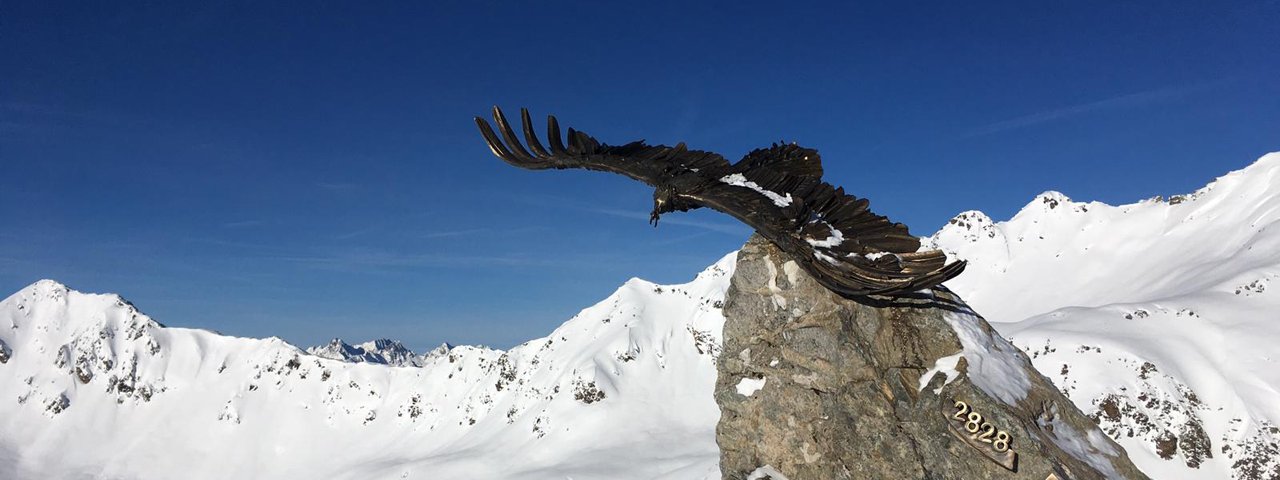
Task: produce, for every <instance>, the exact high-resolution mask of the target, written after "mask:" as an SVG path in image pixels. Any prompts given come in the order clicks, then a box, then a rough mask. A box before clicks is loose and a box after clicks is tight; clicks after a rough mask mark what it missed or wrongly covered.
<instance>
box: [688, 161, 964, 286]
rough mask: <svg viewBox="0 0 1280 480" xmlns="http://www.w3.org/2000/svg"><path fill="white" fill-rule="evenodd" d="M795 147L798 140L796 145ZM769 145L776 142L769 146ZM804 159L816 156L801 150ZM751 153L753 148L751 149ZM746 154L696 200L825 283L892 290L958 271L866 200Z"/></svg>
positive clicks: (936, 281)
mask: <svg viewBox="0 0 1280 480" xmlns="http://www.w3.org/2000/svg"><path fill="white" fill-rule="evenodd" d="M797 148H798V147H797ZM774 149H775V150H777V149H779V147H777V146H775V147H774ZM808 152H809V155H808V158H805V159H804V160H806V161H813V162H815V163H816V162H817V152H814V151H812V150H809V151H808ZM754 153H755V152H753V154H754ZM751 155H752V154H748V157H747V158H744V159H743V161H740V162H738V163H737V164H735V165H734V166H733V169H732V170H733V171H734V173H731V174H728V175H724V176H723V177H720V178H718V179H715V181H714V182H711V183H710V184H709V185H708V186H707V187H705V188H703V189H701V190H699V191H698V192H696V193H693V194H690V195H686V197H687V198H688V199H689V200H692V201H694V202H696V203H699V204H701V205H705V206H707V207H710V208H713V209H715V210H719V211H721V212H724V213H727V214H729V215H732V216H734V217H735V218H737V219H739V220H741V221H742V222H743V223H746V224H747V225H750V226H751V227H752V228H754V229H755V230H756V231H757V232H760V233H761V234H762V235H764V236H765V237H766V238H769V240H771V241H773V242H774V243H775V244H777V245H778V246H779V247H780V248H782V249H783V250H784V251H787V253H789V254H790V255H791V256H792V257H793V259H795V260H797V262H798V263H799V264H800V265H801V266H802V267H803V268H804V269H805V270H806V271H808V272H809V273H810V274H812V275H813V276H814V278H816V279H817V280H818V281H819V283H822V284H823V285H824V286H826V287H827V288H829V289H831V290H834V291H836V292H837V293H841V294H844V295H849V296H862V295H875V294H883V295H896V294H903V293H909V292H913V291H917V290H921V289H925V288H929V287H932V286H935V285H938V284H940V283H942V282H944V281H946V280H949V279H951V278H953V277H955V276H956V275H959V274H960V272H962V271H963V270H964V267H965V263H964V262H955V263H952V264H949V265H948V264H946V255H945V254H944V253H942V252H941V251H938V250H929V251H924V252H920V251H918V250H919V249H920V240H919V239H918V238H916V237H915V236H912V235H911V234H910V232H909V231H908V230H907V227H906V226H905V225H903V224H901V223H894V222H891V221H890V220H889V219H888V218H886V217H884V216H882V215H877V214H875V213H874V212H872V211H871V210H870V209H869V208H868V207H869V205H870V202H868V201H867V200H866V199H862V198H858V197H855V196H853V195H849V194H847V193H845V192H844V189H842V188H836V187H833V186H832V185H831V184H829V183H826V182H823V181H821V180H819V179H818V178H815V177H812V176H804V175H793V174H791V173H785V172H787V171H811V170H810V169H805V168H799V169H798V168H797V166H796V165H794V160H792V161H787V160H785V159H784V160H781V161H782V162H783V163H792V164H791V165H788V166H786V168H778V166H777V165H771V164H767V163H765V164H761V163H756V164H747V162H746V161H747V160H748V159H750V158H751Z"/></svg>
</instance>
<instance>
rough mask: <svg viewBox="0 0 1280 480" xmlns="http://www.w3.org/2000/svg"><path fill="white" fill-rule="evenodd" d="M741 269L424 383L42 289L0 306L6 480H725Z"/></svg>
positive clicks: (447, 361)
mask: <svg viewBox="0 0 1280 480" xmlns="http://www.w3.org/2000/svg"><path fill="white" fill-rule="evenodd" d="M734 257H735V256H734V255H732V254H730V255H728V256H726V257H725V258H724V259H723V260H721V261H719V262H717V263H716V264H715V265H713V266H711V267H710V268H708V269H707V270H706V271H704V272H703V273H701V274H700V275H699V276H698V277H697V279H695V280H694V281H692V282H690V283H688V284H684V285H670V286H658V285H654V284H652V283H649V282H645V281H643V280H639V279H633V280H631V281H629V282H627V283H626V284H625V285H623V286H622V287H621V288H620V289H618V291H617V292H615V293H614V294H613V295H611V296H609V297H608V298H606V299H605V300H604V301H602V302H600V303H598V304H596V305H595V306H592V307H590V308H587V309H585V310H583V311H582V312H581V313H579V314H578V315H577V316H575V317H574V318H573V319H570V320H569V321H567V322H566V323H565V324H564V325H562V326H561V327H560V328H558V329H556V330H555V331H554V332H552V334H551V335H549V336H547V337H546V338H541V339H537V340H534V341H531V342H528V343H526V344H524V345H521V346H518V347H515V348H513V349H511V350H509V351H507V352H501V351H496V350H490V349H484V348H474V347H455V348H454V349H453V350H452V351H450V353H449V354H447V355H443V356H436V357H432V358H430V359H429V360H428V364H427V365H426V366H424V367H422V368H413V367H390V366H386V365H376V364H367V363H347V362H342V361H338V360H330V359H325V358H320V357H316V356H311V355H307V354H306V353H305V352H302V351H301V350H298V349H297V348H295V347H293V346H291V345H288V344H286V343H284V342H283V341H281V340H278V339H266V340H259V339H247V338H232V337H225V336H220V335H217V334H214V333H212V332H208V331H203V330H193V329H182V328H164V327H160V326H159V325H158V324H156V323H154V322H152V320H151V319H150V318H148V317H146V316H145V315H143V314H141V313H139V312H138V311H137V310H136V309H134V307H133V306H132V305H130V304H128V303H127V302H124V301H123V300H122V299H120V298H119V297H117V296H115V295H90V294H82V293H79V292H75V291H72V290H68V289H67V288H66V287H64V286H62V285H59V284H57V283H55V282H52V281H41V282H39V283H36V284H34V285H32V286H31V287H28V288H26V289H23V290H22V291H20V292H18V293H17V294H15V295H13V296H11V297H9V298H8V299H5V300H4V301H3V302H0V327H2V328H0V341H3V342H4V344H6V345H8V346H9V347H11V349H12V355H11V358H10V359H9V360H8V361H7V363H4V364H0V478H4V479H14V478H23V479H46V478H130V479H134V478H137V479H169V478H208V479H214V478H217V479H222V478H246V479H247V478H262V479H267V478H269V479H280V478H285V479H287V478H326V479H327V478H337V479H340V478H360V479H381V478H425V479H438V478H493V479H498V478H538V479H541V478H548V479H550V478H555V479H563V478H579V479H588V478H636V479H640V478H670V479H698V478H719V471H718V467H717V462H718V460H719V453H718V450H717V448H716V444H715V424H716V422H717V421H718V420H719V410H718V409H717V407H716V405H715V402H714V400H713V398H712V389H713V388H714V380H715V360H714V355H716V354H717V353H718V349H719V346H718V345H719V342H720V329H721V326H722V324H723V322H724V319H723V316H722V315H721V313H720V302H721V300H722V299H723V296H724V290H725V288H727V286H728V278H729V275H730V274H731V273H732V269H733V265H734V264H733V261H734ZM82 376H83V377H85V379H86V380H85V381H82V380H81V379H80V377H82ZM113 377H114V380H113ZM120 385H125V387H124V388H120ZM144 393H145V394H144Z"/></svg>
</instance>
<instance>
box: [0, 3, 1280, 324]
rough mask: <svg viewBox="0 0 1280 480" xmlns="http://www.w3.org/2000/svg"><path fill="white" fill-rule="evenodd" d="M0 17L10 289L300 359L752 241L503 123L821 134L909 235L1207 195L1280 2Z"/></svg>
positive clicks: (519, 311)
mask: <svg viewBox="0 0 1280 480" xmlns="http://www.w3.org/2000/svg"><path fill="white" fill-rule="evenodd" d="M407 3H409V2H406V4H395V3H381V2H362V3H360V4H358V5H357V4H350V5H345V6H336V5H328V6H320V5H314V4H312V3H296V4H292V5H286V4H284V3H283V2H254V3H249V2H245V3H224V2H200V3H198V4H197V3H195V2H190V3H186V2H168V3H161V4H159V5H150V6H145V7H141V6H129V7H122V6H116V5H104V4H97V3H94V4H84V3H75V4H55V2H25V3H19V2H5V3H4V4H3V5H0V292H3V293H0V295H2V294H7V293H9V292H13V291H16V290H18V289H20V288H22V287H23V286H26V285H27V284H30V283H31V282H33V281H35V280H38V279H40V278H53V279H56V280H59V281H62V282H63V283H66V284H68V285H70V286H71V287H72V288H76V289H79V290H83V291H93V292H118V293H121V294H122V295H124V296H125V297H127V298H129V299H131V300H132V301H134V303H136V304H137V305H139V306H140V307H141V308H142V309H143V310H145V311H147V312H148V313H150V314H151V315H152V316H153V317H155V318H157V319H158V320H160V321H162V322H165V323H167V324H170V325H175V326H192V327H201V328H209V329H213V330H217V331H220V332H223V333H227V334H232V335H241V336H270V335H276V336H280V337H283V338H285V339H287V340H289V341H291V342H294V343H296V344H300V345H308V344H315V343H320V342H323V341H325V340H326V339H327V338H329V337H333V336H341V337H344V338H347V339H349V340H364V339H368V338H373V337H384V336H385V337H393V338H399V339H402V340H404V341H406V343H408V344H409V345H410V346H412V347H415V348H419V349H421V348H423V347H426V346H429V345H433V344H438V343H440V342H444V341H448V342H452V343H483V344H488V345H493V346H498V347H508V346H511V345H514V344H517V343H520V342H522V341H525V340H528V339H532V338H535V337H538V336H541V335H545V334H546V333H548V332H550V330H551V329H552V328H554V327H555V326H556V325H558V324H559V323H560V322H562V321H563V320H565V319H567V318H568V317H570V316H572V315H573V314H574V313H576V312H577V310H579V309H581V308H583V307H586V306H588V305H590V304H592V303H594V302H596V301H598V300H600V299H602V298H604V297H605V296H606V295H608V294H609V293H610V292H611V291H612V290H613V289H615V288H616V287H617V286H618V285H620V284H621V283H622V282H624V281H625V280H626V279H627V278H630V277H633V276H635V277H641V278H646V279H649V280H653V281H658V282H683V281H685V280H687V279H689V278H691V277H692V275H694V274H695V273H696V272H698V271H700V270H701V269H702V268H703V267H705V266H706V265H707V264H709V263H711V262H713V261H715V260H716V259H718V258H719V257H720V256H721V255H723V254H725V253H727V252H729V251H731V250H733V249H735V248H737V247H738V246H739V245H741V243H742V242H743V241H744V240H745V239H746V237H747V235H748V233H749V232H748V230H747V229H746V228H745V227H742V226H740V225H738V224H736V223H735V222H734V221H732V220H731V219H729V218H728V217H725V216H721V215H717V214H714V213H705V212H694V213H688V214H680V215H669V216H667V217H664V219H663V221H662V224H661V226H660V228H657V229H654V228H652V227H650V226H649V225H648V224H647V223H646V214H647V212H648V209H649V208H650V202H651V193H650V191H649V190H647V189H646V188H645V187H644V186H643V185H640V184H637V183H634V182H631V181H629V180H626V179H624V178H621V177H613V176H610V175H607V174H602V173H593V172H580V171H554V172H531V171H524V170H519V169H516V168H513V167H510V166H508V165H506V164H504V163H502V162H501V161H499V160H498V159H496V158H494V157H492V156H491V155H490V153H489V152H488V150H487V149H486V148H485V147H484V145H483V143H482V141H481V139H480V136H479V135H478V134H477V132H476V131H475V126H474V124H473V123H472V121H471V117H472V116H474V115H477V114H483V113H485V112H486V111H487V109H488V108H489V107H490V106H491V105H494V104H499V105H502V106H504V107H507V108H508V109H510V110H513V111H514V110H515V109H517V108H518V107H520V106H527V107H529V108H531V110H532V111H533V112H534V114H535V116H536V117H541V116H542V115H545V114H547V113H554V114H556V115H557V116H559V118H560V120H561V122H562V124H564V125H566V126H573V127H576V128H580V129H582V130H584V131H586V132H588V133H590V134H592V135H594V136H596V137H597V138H599V139H601V140H602V141H605V142H608V143H624V142H626V141H630V140H635V139H641V138H644V139H647V140H649V141H651V142H658V143H667V144H672V143H675V142H678V141H684V142H687V143H688V144H689V145H690V146H691V147H694V148H700V149H706V150H713V151H717V152H720V153H722V154H724V155H725V156H726V157H728V158H730V159H731V160H736V159H737V158H739V157H740V156H741V155H742V154H744V153H746V152H747V151H748V150H750V149H752V148H755V147H759V146H763V145H767V144H768V143H770V142H772V141H774V140H779V139H786V140H793V141H797V142H799V143H801V144H802V145H806V146H811V147H814V148H817V149H818V150H819V151H820V152H821V153H822V155H823V160H824V165H825V167H826V178H827V179H828V181H830V182H832V183H834V184H836V185H843V186H845V187H846V189H848V190H849V191H851V192H852V193H855V194H858V195H861V196H865V197H868V198H870V199H871V200H872V205H873V208H875V210H876V211H877V212H879V213H882V214H886V215H889V216H890V217H891V218H893V219H894V220H897V221H902V222H904V223H907V224H908V225H910V226H911V227H912V231H913V232H914V233H916V234H918V235H927V234H930V233H932V232H933V231H934V230H936V229H937V228H938V227H939V226H940V225H942V224H943V223H944V222H945V221H946V220H947V219H949V218H950V217H951V216H953V215H954V214H956V213H958V212H960V211H963V210H969V209H980V210H983V211H985V212H987V213H989V214H990V215H991V216H992V217H994V218H996V219H1003V218H1008V217H1009V216H1010V215H1012V214H1013V213H1014V212H1016V211H1017V209H1018V208H1020V207H1021V206H1022V205H1023V204H1025V203H1026V202H1027V201H1029V200H1030V199H1031V197H1032V196H1033V195H1035V194H1037V193H1039V192H1041V191H1044V190H1050V189H1053V190H1059V191H1062V192H1064V193H1066V194H1067V195H1069V196H1071V197H1072V198H1075V199H1078V200H1100V201H1104V202H1109V203H1125V202H1131V201H1135V200H1138V199H1141V198H1146V197H1150V196H1153V195H1169V194H1177V193H1185V192H1188V191H1191V190H1194V189H1195V188H1198V187H1199V186H1201V185H1203V184H1204V183H1206V182H1208V181H1210V180H1212V179H1213V178H1214V177H1216V176H1218V175H1221V174H1223V173H1226V172H1227V171H1229V170H1233V169H1237V168H1241V167H1244V166H1245V165H1247V164H1249V163H1250V162H1252V161H1253V160H1254V159H1256V158H1257V157H1259V156H1260V155H1262V154H1263V153H1266V152H1269V151H1275V150H1280V80H1277V79H1280V54H1277V53H1276V45H1280V33H1277V32H1280V29H1278V28H1276V26H1277V25H1280V3H1277V2H1275V1H1270V2H1186V3H1182V2H1031V3H1027V2H1008V3H979V2H939V3H926V2H917V3H911V4H906V5H904V4H901V2H875V3H859V4H857V5H851V6H846V7H841V8H833V7H831V6H829V5H823V4H795V5H788V6H785V7H783V6H780V5H778V4H768V3H752V2H732V3H730V2H724V3H707V4H697V5H689V4H685V3H669V4H659V3H649V2H632V3H631V4H626V5H615V6H610V5H608V3H607V2H583V3H577V4H572V3H565V4H558V3H550V2H526V3H530V5H518V4H517V3H519V2H506V3H486V2H413V5H407Z"/></svg>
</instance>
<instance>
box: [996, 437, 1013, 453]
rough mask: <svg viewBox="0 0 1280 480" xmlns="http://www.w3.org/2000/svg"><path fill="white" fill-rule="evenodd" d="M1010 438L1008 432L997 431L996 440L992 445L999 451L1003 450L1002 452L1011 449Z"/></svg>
mask: <svg viewBox="0 0 1280 480" xmlns="http://www.w3.org/2000/svg"><path fill="white" fill-rule="evenodd" d="M1009 440H1011V439H1010V438H1009V434H1008V433H1007V432H1000V433H997V434H996V441H995V442H994V443H992V444H991V447H992V448H994V449H996V451H997V452H1001V453H1003V452H1007V451H1009Z"/></svg>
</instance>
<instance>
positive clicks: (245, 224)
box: [222, 220, 267, 228]
mask: <svg viewBox="0 0 1280 480" xmlns="http://www.w3.org/2000/svg"><path fill="white" fill-rule="evenodd" d="M266 223H267V222H264V221H262V220H241V221H238V222H227V223H224V224H222V228H249V227H259V226H262V225H266Z"/></svg>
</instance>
